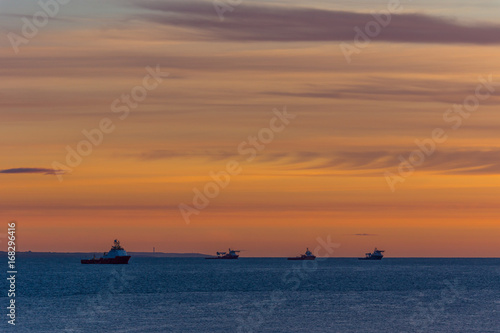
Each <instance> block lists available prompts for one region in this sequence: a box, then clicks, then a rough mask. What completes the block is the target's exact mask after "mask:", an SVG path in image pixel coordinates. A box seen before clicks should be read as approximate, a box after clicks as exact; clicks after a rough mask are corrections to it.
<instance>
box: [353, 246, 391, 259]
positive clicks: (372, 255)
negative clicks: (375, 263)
mask: <svg viewBox="0 0 500 333" xmlns="http://www.w3.org/2000/svg"><path fill="white" fill-rule="evenodd" d="M382 252H385V251H384V250H377V248H375V250H373V253H366V254H365V255H366V256H365V257H364V258H358V259H359V260H382V258H383V257H384V255H383V254H382Z"/></svg>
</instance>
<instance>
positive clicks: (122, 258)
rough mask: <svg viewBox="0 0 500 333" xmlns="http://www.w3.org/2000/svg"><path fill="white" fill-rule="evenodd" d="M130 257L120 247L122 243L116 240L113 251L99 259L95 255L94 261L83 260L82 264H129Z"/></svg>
mask: <svg viewBox="0 0 500 333" xmlns="http://www.w3.org/2000/svg"><path fill="white" fill-rule="evenodd" d="M129 259H130V256H129V255H127V251H125V250H124V249H123V247H121V246H120V241H119V240H118V239H115V242H114V244H113V246H112V247H111V250H110V251H109V252H108V253H106V252H104V254H103V256H102V257H101V258H99V259H97V258H96V257H95V255H94V258H92V259H82V261H81V262H82V264H128V260H129Z"/></svg>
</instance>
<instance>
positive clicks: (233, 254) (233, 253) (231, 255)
mask: <svg viewBox="0 0 500 333" xmlns="http://www.w3.org/2000/svg"><path fill="white" fill-rule="evenodd" d="M239 252H240V251H239V250H231V249H229V250H228V252H217V257H210V258H205V259H238V258H239V254H237V253H239Z"/></svg>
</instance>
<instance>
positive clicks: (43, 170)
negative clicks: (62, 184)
mask: <svg viewBox="0 0 500 333" xmlns="http://www.w3.org/2000/svg"><path fill="white" fill-rule="evenodd" d="M0 173H11V174H12V173H15V174H17V173H41V174H44V175H60V174H64V173H66V171H64V170H55V169H46V168H13V169H4V170H0Z"/></svg>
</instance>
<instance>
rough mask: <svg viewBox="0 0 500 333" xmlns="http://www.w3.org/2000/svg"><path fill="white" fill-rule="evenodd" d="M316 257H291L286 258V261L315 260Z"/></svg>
mask: <svg viewBox="0 0 500 333" xmlns="http://www.w3.org/2000/svg"><path fill="white" fill-rule="evenodd" d="M315 259H316V257H293V258H288V260H315Z"/></svg>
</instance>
